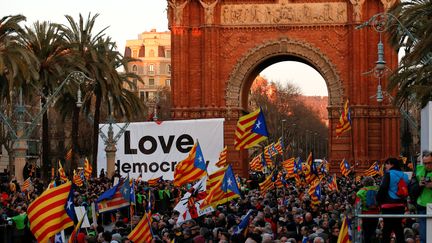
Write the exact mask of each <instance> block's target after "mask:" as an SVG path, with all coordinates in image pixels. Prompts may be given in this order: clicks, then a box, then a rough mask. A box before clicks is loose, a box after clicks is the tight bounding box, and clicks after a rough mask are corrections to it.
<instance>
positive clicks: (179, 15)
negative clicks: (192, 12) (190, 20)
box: [168, 0, 189, 25]
mask: <svg viewBox="0 0 432 243" xmlns="http://www.w3.org/2000/svg"><path fill="white" fill-rule="evenodd" d="M188 2H189V0H185V1H184V2H182V3H181V2H179V1H178V0H177V1H176V0H168V6H169V7H170V8H171V9H172V13H173V15H174V16H173V18H174V24H175V25H181V24H182V23H183V9H184V7H186V4H188ZM170 11H171V10H170Z"/></svg>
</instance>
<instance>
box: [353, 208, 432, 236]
mask: <svg viewBox="0 0 432 243" xmlns="http://www.w3.org/2000/svg"><path fill="white" fill-rule="evenodd" d="M426 210H427V211H426V214H361V205H360V203H358V204H357V206H356V207H355V209H354V218H355V219H356V220H354V222H355V225H354V227H353V234H354V235H353V238H354V242H356V243H361V233H362V231H361V227H360V228H358V226H359V225H360V226H361V224H360V219H362V218H426V219H427V220H426V239H427V240H426V243H432V204H428V205H427V207H426ZM354 229H357V230H354Z"/></svg>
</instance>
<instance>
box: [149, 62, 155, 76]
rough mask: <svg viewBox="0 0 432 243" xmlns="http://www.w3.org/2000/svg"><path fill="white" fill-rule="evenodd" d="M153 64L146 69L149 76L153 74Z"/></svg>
mask: <svg viewBox="0 0 432 243" xmlns="http://www.w3.org/2000/svg"><path fill="white" fill-rule="evenodd" d="M154 69H155V68H154V64H150V65H149V67H148V71H149V74H154Z"/></svg>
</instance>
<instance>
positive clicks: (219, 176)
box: [206, 167, 228, 192]
mask: <svg viewBox="0 0 432 243" xmlns="http://www.w3.org/2000/svg"><path fill="white" fill-rule="evenodd" d="M227 168H228V167H224V168H221V169H219V170H217V171H215V172H213V173H212V174H210V175H209V176H208V178H207V182H206V191H208V192H209V191H211V190H212V188H213V187H215V186H216V184H217V183H218V182H220V181H222V180H223V178H224V175H225V171H226V169H227Z"/></svg>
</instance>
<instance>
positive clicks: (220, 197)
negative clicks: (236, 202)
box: [201, 165, 240, 208]
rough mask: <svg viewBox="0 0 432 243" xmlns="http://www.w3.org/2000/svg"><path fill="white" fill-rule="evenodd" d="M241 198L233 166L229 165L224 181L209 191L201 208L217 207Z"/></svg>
mask: <svg viewBox="0 0 432 243" xmlns="http://www.w3.org/2000/svg"><path fill="white" fill-rule="evenodd" d="M239 197H240V190H239V188H238V185H237V181H236V178H235V176H234V172H233V170H232V168H231V165H228V166H227V168H226V170H225V174H224V176H223V179H222V180H220V181H219V182H218V183H217V184H216V185H215V186H214V187H213V188H212V189H211V191H208V194H207V196H206V197H205V198H204V201H203V203H202V204H201V207H202V208H203V207H207V206H209V205H211V206H213V207H216V206H217V205H219V204H223V203H226V202H229V201H230V200H232V199H235V198H239Z"/></svg>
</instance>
